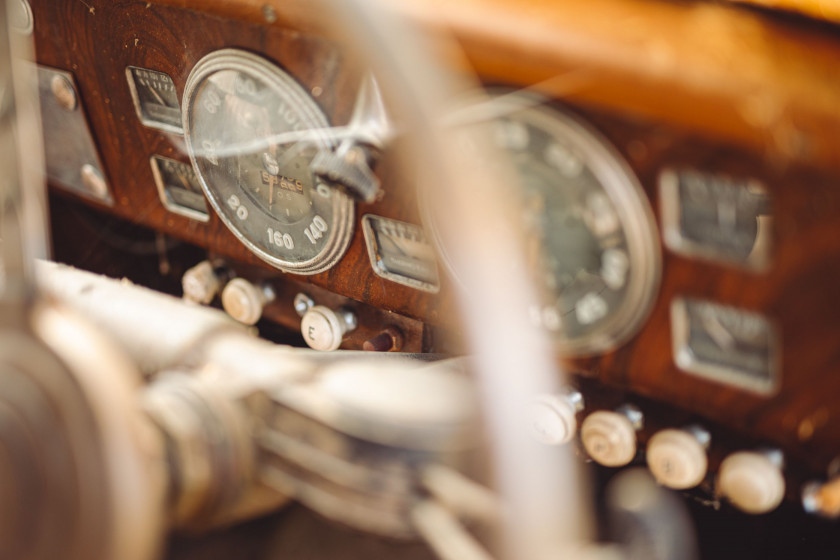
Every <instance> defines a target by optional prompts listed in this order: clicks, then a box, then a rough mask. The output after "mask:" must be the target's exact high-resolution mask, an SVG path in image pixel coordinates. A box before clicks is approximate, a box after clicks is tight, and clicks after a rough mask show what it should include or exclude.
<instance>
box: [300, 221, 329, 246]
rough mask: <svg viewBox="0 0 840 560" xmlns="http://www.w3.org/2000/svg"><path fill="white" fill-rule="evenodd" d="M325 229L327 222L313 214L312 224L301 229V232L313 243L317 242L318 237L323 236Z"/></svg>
mask: <svg viewBox="0 0 840 560" xmlns="http://www.w3.org/2000/svg"><path fill="white" fill-rule="evenodd" d="M325 231H327V222H325V221H324V218H322V217H321V216H315V217H314V218H312V224H311V225H310V226H309V227H308V228H306V229H305V230H303V233H304V234H305V235H306V238H307V239H309V241H311V242H312V244H313V245H314V244H315V243H317V242H318V240H319V239H321V238H322V237H324V232H325Z"/></svg>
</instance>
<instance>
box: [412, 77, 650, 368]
mask: <svg viewBox="0 0 840 560" xmlns="http://www.w3.org/2000/svg"><path fill="white" fill-rule="evenodd" d="M472 102H474V103H479V104H482V103H486V104H487V105H488V109H489V110H487V111H484V110H483V109H481V110H479V111H478V113H481V112H482V111H483V112H486V113H487V114H488V115H495V116H505V117H512V116H513V117H515V118H516V120H519V121H521V122H524V123H526V124H528V125H530V126H534V127H536V128H539V129H541V130H542V131H544V132H546V133H548V134H549V135H550V136H552V137H554V138H559V139H562V142H561V143H562V144H564V145H567V146H572V147H573V149H574V152H575V154H576V155H577V156H578V157H579V158H580V159H582V160H583V163H584V165H585V166H586V167H587V168H588V169H589V170H590V171H591V173H592V174H593V175H594V176H595V178H596V179H597V180H598V182H599V183H600V185H601V186H602V188H603V190H604V192H605V193H606V194H607V196H608V197H609V199H610V201H611V202H612V204H613V206H614V207H615V210H616V212H617V214H618V218H619V221H620V224H621V231H622V232H623V235H624V236H625V238H626V243H627V250H628V253H629V259H630V263H631V266H630V272H629V277H628V280H627V282H628V288H627V293H626V295H625V296H624V298H623V300H622V302H621V303H620V304H619V306H618V307H617V308H616V309H614V310H612V311H611V315H610V317H609V318H608V319H607V320H606V321H605V322H603V323H601V324H599V325H598V326H597V327H596V328H594V329H593V330H592V331H591V332H587V333H584V334H583V335H581V336H579V337H575V338H569V337H567V336H566V335H564V334H563V332H562V329H561V330H560V331H558V335H557V336H555V337H554V341H555V344H556V346H557V349H558V352H560V353H561V354H562V355H565V356H569V357H586V356H592V355H597V354H603V353H606V352H609V351H611V350H614V349H615V348H617V347H619V346H620V345H622V344H624V343H625V342H627V340H629V339H630V338H631V337H632V336H634V335H635V334H637V333H638V331H639V329H640V328H641V326H642V325H643V323H644V321H645V320H646V319H647V318H648V316H649V315H650V313H651V311H652V309H653V306H654V303H655V300H656V295H657V293H658V289H659V284H660V281H661V270H662V255H661V253H662V251H661V246H660V241H659V234H658V230H657V227H656V219H655V217H654V213H653V210H652V208H651V205H650V202H649V199H648V197H647V195H646V194H645V191H644V189H643V188H642V186H641V184H640V183H639V180H638V179H637V177H636V175H635V174H634V172H633V171H632V169H631V168H630V166H629V165H628V164H627V162H626V161H625V160H624V158H623V156H622V155H621V154H620V153H619V152H618V150H616V149H615V148H614V147H613V146H612V144H611V143H610V142H609V140H607V138H605V137H604V136H603V135H602V134H601V133H600V132H599V131H597V130H596V129H595V128H594V127H593V126H591V125H590V124H588V123H587V122H585V121H584V120H583V119H581V118H580V117H578V116H577V115H575V114H574V113H572V112H571V111H570V110H568V109H566V108H560V107H558V106H557V105H556V104H553V103H551V102H550V101H549V100H547V99H545V98H543V97H541V96H539V95H537V94H534V93H531V92H511V91H509V90H505V89H495V90H492V89H491V90H488V91H487V92H485V93H483V94H481V95H479V96H478V97H477V98H475V99H473V101H472ZM491 106H492V108H490V107H491ZM428 206H429V205H428V204H425V203H424V202H423V201H422V200H421V207H422V208H423V209H424V214H425V216H424V218H425V221H426V222H427V224H428V225H429V226H430V230H431V231H430V234H431V237H432V239H433V240H434V241H435V243H436V245H437V246H438V249H439V252H440V256H441V260H442V262H443V263H444V265H445V266H446V268H448V269H449V272H450V274H451V275H452V276H453V277H454V278H455V280H456V281H458V272H457V263H454V262H453V261H452V258H451V256H450V255H448V254H447V251H446V247H445V245H443V244H442V243H441V239H440V236H439V235H438V232H437V231H436V227H435V225H434V217H433V216H431V215H430V212H429V210H428ZM544 291H550V288H547V287H544ZM536 311H537V312H536V313H532V315H533V316H534V317H535V320H537V321H539V319H537V317H539V315H540V311H541V310H536Z"/></svg>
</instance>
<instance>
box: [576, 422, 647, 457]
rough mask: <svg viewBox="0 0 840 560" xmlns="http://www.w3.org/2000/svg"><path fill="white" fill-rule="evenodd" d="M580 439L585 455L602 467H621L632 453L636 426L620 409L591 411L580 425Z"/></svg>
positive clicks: (633, 454)
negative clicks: (614, 410)
mask: <svg viewBox="0 0 840 560" xmlns="http://www.w3.org/2000/svg"><path fill="white" fill-rule="evenodd" d="M580 439H581V442H582V443H583V447H584V449H586V452H587V453H588V454H589V456H590V457H592V459H593V460H594V461H595V462H596V463H598V464H601V465H604V466H605V467H622V466H624V465H626V464H628V463H629V462H630V461H632V460H633V458H634V457H635V456H636V427H635V426H634V422H633V421H632V420H631V419H630V418H628V417H627V415H626V414H622V413H621V412H613V411H609V410H599V411H597V412H593V413H592V414H590V415H589V416H587V417H586V419H585V420H584V421H583V424H582V425H581V428H580Z"/></svg>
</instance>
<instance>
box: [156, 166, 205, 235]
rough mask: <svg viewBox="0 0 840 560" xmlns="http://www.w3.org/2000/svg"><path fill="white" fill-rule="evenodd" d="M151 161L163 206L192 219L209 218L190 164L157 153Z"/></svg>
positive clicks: (201, 219)
mask: <svg viewBox="0 0 840 560" xmlns="http://www.w3.org/2000/svg"><path fill="white" fill-rule="evenodd" d="M151 161H152V173H153V174H154V176H155V183H156V184H157V189H158V195H160V201H161V202H162V203H163V205H164V207H165V208H166V209H167V210H169V211H170V212H174V213H175V214H180V215H182V216H186V217H188V218H192V219H193V220H199V221H201V222H206V221H207V220H209V219H210V216H209V214H208V213H207V202H206V201H205V199H204V193H203V192H202V191H201V185H200V184H199V182H198V177H196V175H195V170H193V168H192V166H191V165H190V164H188V163H182V162H180V161H176V160H174V159H169V158H165V157H163V156H157V155H155V156H152V160H151Z"/></svg>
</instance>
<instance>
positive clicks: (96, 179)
mask: <svg viewBox="0 0 840 560" xmlns="http://www.w3.org/2000/svg"><path fill="white" fill-rule="evenodd" d="M80 173H81V176H82V184H83V185H84V186H85V188H86V189H87V191H88V192H89V193H90V194H92V195H93V196H95V197H97V198H100V199H101V198H106V197H107V196H108V184H107V183H106V182H105V178H104V177H103V176H102V172H101V171H99V169H97V168H96V167H95V166H93V165H91V164H89V163H86V164H85V165H83V166H82V169H81V172H80Z"/></svg>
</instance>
